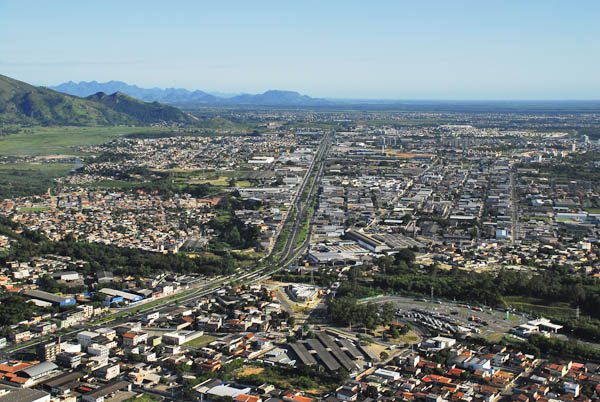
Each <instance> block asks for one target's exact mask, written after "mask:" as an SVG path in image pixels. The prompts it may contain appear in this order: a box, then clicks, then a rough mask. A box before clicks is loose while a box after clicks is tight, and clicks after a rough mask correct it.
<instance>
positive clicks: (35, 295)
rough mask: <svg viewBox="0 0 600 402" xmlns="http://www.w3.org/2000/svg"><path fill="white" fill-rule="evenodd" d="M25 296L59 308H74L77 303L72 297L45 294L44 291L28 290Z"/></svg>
mask: <svg viewBox="0 0 600 402" xmlns="http://www.w3.org/2000/svg"><path fill="white" fill-rule="evenodd" d="M23 294H24V295H25V296H28V297H31V298H32V299H36V300H42V301H45V302H48V303H52V304H53V305H55V306H59V307H68V306H74V305H75V303H76V302H75V299H74V298H72V297H63V296H57V295H55V294H52V293H48V292H44V291H43V290H26V291H25V292H23Z"/></svg>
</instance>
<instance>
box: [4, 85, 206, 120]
mask: <svg viewBox="0 0 600 402" xmlns="http://www.w3.org/2000/svg"><path fill="white" fill-rule="evenodd" d="M97 95H98V96H97ZM102 95H103V96H99V94H96V95H93V96H91V97H89V98H88V99H83V98H78V97H76V96H71V95H66V94H63V93H60V92H56V91H53V90H51V89H47V88H42V87H35V86H33V85H29V84H27V83H25V82H22V81H17V80H14V79H12V78H9V77H6V76H3V75H0V124H32V125H34V124H35V125H46V126H52V125H72V126H103V125H121V124H132V125H148V124H152V123H159V122H169V123H193V122H194V121H195V119H194V118H193V117H191V116H189V115H187V114H186V113H184V112H182V111H181V110H179V109H177V108H175V107H172V106H165V105H161V104H159V103H156V102H153V103H144V102H142V101H138V100H136V99H133V98H130V97H127V96H125V95H122V94H118V93H117V94H113V95H104V94H102Z"/></svg>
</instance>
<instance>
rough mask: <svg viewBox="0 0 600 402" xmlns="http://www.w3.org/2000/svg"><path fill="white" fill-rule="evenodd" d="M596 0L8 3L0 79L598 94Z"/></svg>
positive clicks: (328, 91)
mask: <svg viewBox="0 0 600 402" xmlns="http://www.w3.org/2000/svg"><path fill="white" fill-rule="evenodd" d="M599 21H600V1H596V0H590V1H586V0H576V1H570V0H564V1H553V0H539V1H538V0H519V1H517V0H514V1H511V0H504V1H500V0H477V1H467V0H439V1H433V0H418V1H417V0H406V1H403V0H396V1H383V0H370V1H353V0H320V1H312V0H297V1H291V0H278V1H260V0H243V1H227V0H219V1H183V0H179V1H152V0H143V1H141V0H126V1H125V0H102V1H81V0H56V1H47V0H39V1H29V0H0V74H4V75H8V76H11V77H14V78H18V79H21V80H24V81H27V82H31V83H34V84H38V85H53V84H58V83H60V82H64V81H68V80H74V81H80V80H86V81H87V80H97V81H107V80H111V79H114V80H122V81H126V82H129V83H133V84H137V85H140V86H145V87H148V86H159V87H172V86H175V87H184V88H189V89H202V90H206V91H223V92H253V93H254V92H262V91H265V90H267V89H290V90H297V91H300V92H302V93H306V94H309V95H312V96H320V97H336V98H389V99H600V22H599Z"/></svg>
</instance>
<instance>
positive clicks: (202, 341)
mask: <svg viewBox="0 0 600 402" xmlns="http://www.w3.org/2000/svg"><path fill="white" fill-rule="evenodd" d="M215 339H217V338H215V337H214V336H210V335H202V336H199V337H198V338H196V339H192V340H191V341H189V342H186V343H185V346H189V347H192V348H203V347H205V346H206V345H208V344H209V343H211V342H212V341H214V340H215Z"/></svg>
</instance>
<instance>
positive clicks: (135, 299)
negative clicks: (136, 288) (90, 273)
mask: <svg viewBox="0 0 600 402" xmlns="http://www.w3.org/2000/svg"><path fill="white" fill-rule="evenodd" d="M99 292H100V293H104V294H105V295H108V296H112V297H115V296H117V297H118V296H120V297H122V298H123V299H124V300H125V301H126V302H129V303H135V302H139V301H140V300H142V299H143V297H142V296H140V295H134V294H133V293H129V292H123V291H122V290H116V289H110V288H103V289H100V290H99Z"/></svg>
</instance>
